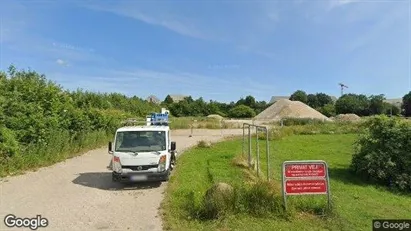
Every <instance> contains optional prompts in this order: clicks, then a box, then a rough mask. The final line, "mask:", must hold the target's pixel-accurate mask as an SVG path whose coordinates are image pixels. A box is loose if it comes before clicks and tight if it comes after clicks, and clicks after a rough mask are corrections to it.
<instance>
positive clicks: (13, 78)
mask: <svg viewBox="0 0 411 231" xmlns="http://www.w3.org/2000/svg"><path fill="white" fill-rule="evenodd" d="M0 103H1V104H0V122H1V123H0V124H1V127H0V140H1V145H0V160H1V162H0V167H2V170H3V169H6V166H7V169H8V170H7V169H6V170H5V171H6V172H3V171H1V172H0V174H2V175H3V174H8V173H10V172H9V171H17V170H20V169H22V168H25V167H27V166H41V165H43V164H47V163H46V162H47V161H46V162H45V161H44V160H46V159H44V158H46V157H45V156H46V153H45V152H46V151H51V153H52V155H55V156H56V157H47V160H51V159H55V160H57V159H61V158H63V156H61V158H58V156H60V153H62V152H68V150H70V151H73V152H75V151H79V150H82V148H83V147H92V146H93V145H96V144H97V145H98V144H101V143H102V142H103V141H104V142H106V141H107V137H108V136H111V135H112V133H113V132H114V130H115V129H116V128H117V127H118V126H119V125H120V121H121V120H122V119H123V118H125V117H129V116H133V117H138V116H145V115H146V114H147V113H150V112H152V111H158V110H159V106H157V105H154V104H151V103H148V102H146V101H144V100H142V99H140V98H138V97H126V96H124V95H121V94H117V93H113V94H100V93H92V92H84V91H81V90H77V91H75V92H69V91H66V90H64V89H62V87H61V86H59V85H57V84H56V83H54V82H51V81H48V80H47V79H46V77H45V76H44V75H40V74H38V73H36V72H35V71H32V70H17V69H16V68H15V67H14V66H12V65H11V66H10V67H9V70H8V72H7V73H4V72H1V73H0ZM56 139H58V140H56ZM66 144H72V145H74V147H72V148H66V149H65V148H62V147H63V146H65V145H66ZM27 147H30V148H29V149H27ZM50 148H55V149H53V150H51V149H50ZM63 149H64V150H63ZM47 155H48V154H47ZM71 155H72V154H71ZM22 163H24V164H22ZM13 164H15V166H11V165H13Z"/></svg>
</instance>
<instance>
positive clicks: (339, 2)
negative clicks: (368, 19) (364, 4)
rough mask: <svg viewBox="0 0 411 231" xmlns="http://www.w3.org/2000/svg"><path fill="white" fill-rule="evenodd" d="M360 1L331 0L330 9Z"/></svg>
mask: <svg viewBox="0 0 411 231" xmlns="http://www.w3.org/2000/svg"><path fill="white" fill-rule="evenodd" d="M354 2H358V0H330V2H329V5H328V10H332V9H334V8H337V7H341V6H344V5H348V4H350V3H354Z"/></svg>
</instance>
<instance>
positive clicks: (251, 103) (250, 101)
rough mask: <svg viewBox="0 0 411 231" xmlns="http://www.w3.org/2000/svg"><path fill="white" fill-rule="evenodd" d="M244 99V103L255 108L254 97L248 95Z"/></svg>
mask: <svg viewBox="0 0 411 231" xmlns="http://www.w3.org/2000/svg"><path fill="white" fill-rule="evenodd" d="M244 101H245V102H244V105H246V106H249V107H251V108H253V109H255V107H256V101H255V98H254V97H253V96H251V95H249V96H247V97H245V100H244Z"/></svg>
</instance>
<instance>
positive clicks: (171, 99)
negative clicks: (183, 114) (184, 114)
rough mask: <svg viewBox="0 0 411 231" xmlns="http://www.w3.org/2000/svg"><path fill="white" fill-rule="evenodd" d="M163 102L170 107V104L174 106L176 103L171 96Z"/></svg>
mask: <svg viewBox="0 0 411 231" xmlns="http://www.w3.org/2000/svg"><path fill="white" fill-rule="evenodd" d="M163 102H164V103H165V104H166V105H170V104H172V103H173V102H174V101H173V98H171V96H170V95H167V96H166V98H165V99H164V101H163Z"/></svg>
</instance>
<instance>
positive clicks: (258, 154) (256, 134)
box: [255, 126, 260, 177]
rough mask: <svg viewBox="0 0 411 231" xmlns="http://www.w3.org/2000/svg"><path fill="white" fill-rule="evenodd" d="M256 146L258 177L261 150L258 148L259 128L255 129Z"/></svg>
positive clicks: (258, 174)
mask: <svg viewBox="0 0 411 231" xmlns="http://www.w3.org/2000/svg"><path fill="white" fill-rule="evenodd" d="M255 136H256V139H257V141H256V145H257V148H256V149H257V177H258V176H260V148H259V147H258V126H256V127H255Z"/></svg>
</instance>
